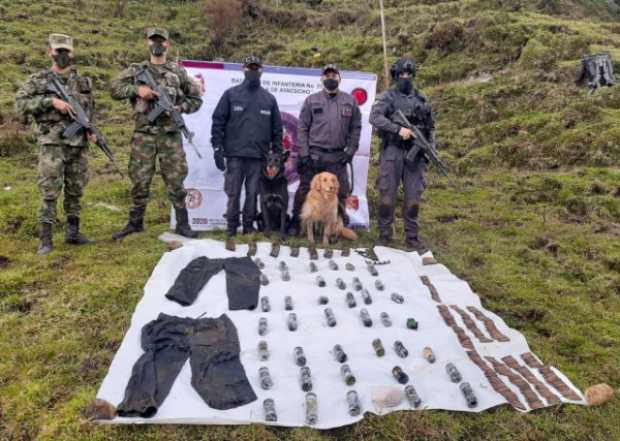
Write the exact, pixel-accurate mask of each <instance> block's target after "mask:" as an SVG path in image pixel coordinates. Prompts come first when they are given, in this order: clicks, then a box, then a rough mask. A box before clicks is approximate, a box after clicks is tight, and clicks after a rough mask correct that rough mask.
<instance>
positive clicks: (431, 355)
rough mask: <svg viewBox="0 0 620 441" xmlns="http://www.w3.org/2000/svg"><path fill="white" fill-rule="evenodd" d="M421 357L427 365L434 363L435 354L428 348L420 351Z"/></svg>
mask: <svg viewBox="0 0 620 441" xmlns="http://www.w3.org/2000/svg"><path fill="white" fill-rule="evenodd" d="M422 356H423V357H424V358H425V359H426V361H428V362H429V363H435V354H434V353H433V350H432V349H431V348H430V347H428V346H427V347H425V348H424V350H423V351H422Z"/></svg>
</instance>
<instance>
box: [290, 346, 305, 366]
mask: <svg viewBox="0 0 620 441" xmlns="http://www.w3.org/2000/svg"><path fill="white" fill-rule="evenodd" d="M293 356H294V357H295V364H296V365H297V366H299V367H302V366H305V365H306V355H305V354H304V348H302V347H301V346H297V347H296V348H295V349H294V350H293Z"/></svg>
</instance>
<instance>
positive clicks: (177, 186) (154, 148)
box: [129, 131, 187, 209]
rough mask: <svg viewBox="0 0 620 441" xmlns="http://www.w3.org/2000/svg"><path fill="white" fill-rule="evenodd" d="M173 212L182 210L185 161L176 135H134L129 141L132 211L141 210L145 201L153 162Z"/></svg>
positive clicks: (139, 133) (179, 135) (166, 133)
mask: <svg viewBox="0 0 620 441" xmlns="http://www.w3.org/2000/svg"><path fill="white" fill-rule="evenodd" d="M157 161H159V171H160V173H161V177H162V178H163V180H164V183H165V184H166V189H167V191H168V198H169V199H170V202H172V205H174V207H175V208H185V196H186V191H185V188H184V187H183V181H185V178H186V177H187V161H186V160H185V151H184V150H183V144H182V142H181V133H179V132H164V131H162V132H160V133H143V132H135V133H134V135H133V138H132V140H131V155H130V157H129V178H130V179H131V183H132V189H131V199H132V204H133V206H132V208H133V209H136V208H137V209H144V208H145V207H146V203H147V201H148V198H149V194H150V189H151V181H152V180H153V175H154V174H155V168H156V162H157Z"/></svg>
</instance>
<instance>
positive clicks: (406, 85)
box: [396, 78, 412, 95]
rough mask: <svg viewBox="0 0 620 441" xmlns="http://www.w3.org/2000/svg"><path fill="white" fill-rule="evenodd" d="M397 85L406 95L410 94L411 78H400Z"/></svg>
mask: <svg viewBox="0 0 620 441" xmlns="http://www.w3.org/2000/svg"><path fill="white" fill-rule="evenodd" d="M396 87H398V90H399V91H400V92H401V93H404V94H405V95H409V93H411V87H412V85H411V79H409V78H399V79H398V81H397V83H396Z"/></svg>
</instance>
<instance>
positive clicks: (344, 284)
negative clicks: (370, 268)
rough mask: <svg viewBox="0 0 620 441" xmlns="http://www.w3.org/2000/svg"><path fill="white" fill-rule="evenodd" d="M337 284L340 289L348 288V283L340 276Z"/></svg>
mask: <svg viewBox="0 0 620 441" xmlns="http://www.w3.org/2000/svg"><path fill="white" fill-rule="evenodd" d="M336 286H337V287H338V288H339V289H347V285H346V283H344V280H342V279H341V278H340V277H338V278H337V279H336Z"/></svg>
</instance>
